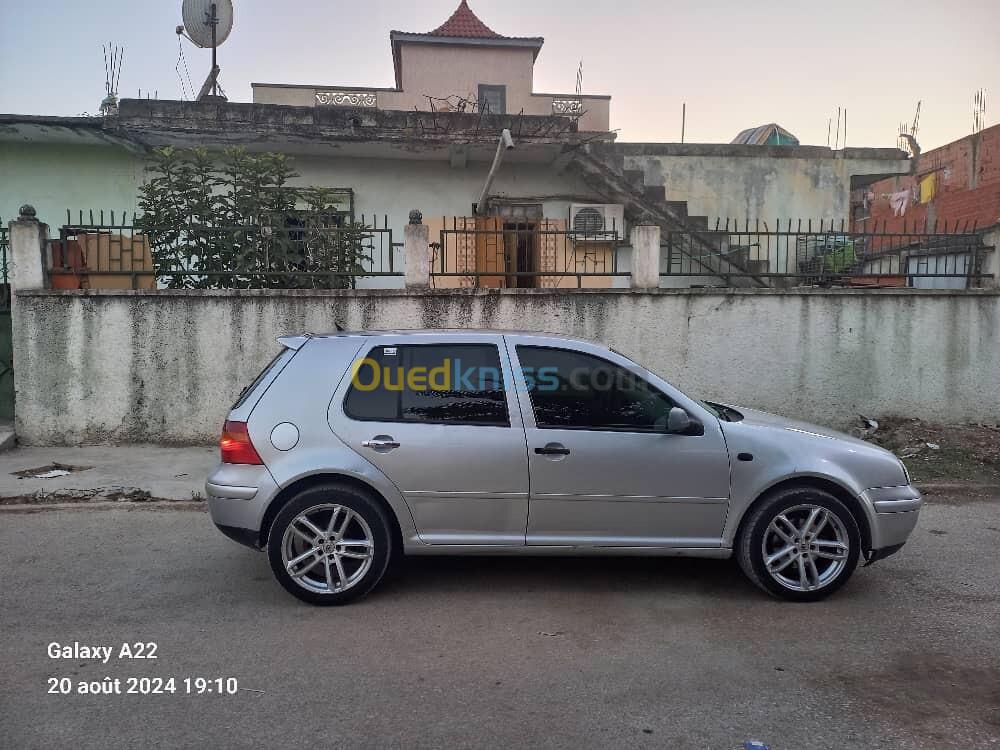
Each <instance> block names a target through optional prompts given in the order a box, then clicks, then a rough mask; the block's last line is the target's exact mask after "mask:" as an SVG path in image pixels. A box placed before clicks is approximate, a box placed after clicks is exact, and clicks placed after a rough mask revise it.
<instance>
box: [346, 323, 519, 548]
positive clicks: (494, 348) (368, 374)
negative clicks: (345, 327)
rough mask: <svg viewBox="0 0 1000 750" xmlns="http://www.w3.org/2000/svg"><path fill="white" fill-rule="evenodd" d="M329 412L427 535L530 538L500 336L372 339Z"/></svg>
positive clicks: (438, 539) (481, 540) (461, 540)
mask: <svg viewBox="0 0 1000 750" xmlns="http://www.w3.org/2000/svg"><path fill="white" fill-rule="evenodd" d="M348 381H349V382H348ZM330 420H331V426H332V427H333V430H334V432H335V433H336V434H337V435H339V436H340V438H341V439H342V440H344V441H345V442H346V443H347V444H348V445H349V446H350V447H351V448H353V449H354V450H355V451H357V452H358V453H359V454H360V455H362V456H363V457H364V458H366V459H367V460H368V461H370V462H371V463H373V464H374V465H375V466H377V467H378V468H379V469H380V470H381V471H382V472H383V473H384V474H385V475H386V476H387V477H389V479H390V480H391V481H392V482H393V483H394V484H395V485H396V486H397V487H398V488H399V490H400V491H401V492H402V494H403V496H404V497H405V498H406V502H407V504H408V505H409V507H410V511H411V513H412V514H413V519H414V522H415V524H416V526H417V530H418V532H419V534H420V537H421V539H423V540H424V541H425V542H428V543H430V544H455V545H523V544H524V534H525V525H526V522H527V515H528V473H527V457H526V449H525V442H524V429H523V425H522V422H521V413H520V410H519V408H518V403H517V398H516V395H515V393H514V388H513V380H512V374H511V369H510V363H509V361H508V358H507V354H506V350H505V348H504V345H503V337H502V336H500V335H495V336H491V335H487V334H484V335H483V336H482V337H476V338H475V339H470V338H469V337H461V336H455V337H449V336H447V335H443V334H437V335H434V336H433V337H430V336H426V335H419V334H415V335H407V336H397V337H384V336H383V337H379V338H378V339H373V340H372V343H371V344H367V345H365V346H363V347H362V348H361V350H360V351H359V352H358V355H357V358H356V360H355V363H354V366H353V368H352V374H351V376H350V377H349V378H345V383H343V384H341V386H340V388H339V389H338V393H337V394H336V395H335V396H334V401H333V404H331V408H330Z"/></svg>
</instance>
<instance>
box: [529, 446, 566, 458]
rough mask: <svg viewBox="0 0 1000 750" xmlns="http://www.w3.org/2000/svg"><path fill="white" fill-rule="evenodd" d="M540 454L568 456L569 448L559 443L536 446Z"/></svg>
mask: <svg viewBox="0 0 1000 750" xmlns="http://www.w3.org/2000/svg"><path fill="white" fill-rule="evenodd" d="M535 453H537V454H538V455H539V456H568V455H569V448H567V447H566V446H565V445H560V444H559V443H549V444H548V445H546V446H545V447H544V448H535Z"/></svg>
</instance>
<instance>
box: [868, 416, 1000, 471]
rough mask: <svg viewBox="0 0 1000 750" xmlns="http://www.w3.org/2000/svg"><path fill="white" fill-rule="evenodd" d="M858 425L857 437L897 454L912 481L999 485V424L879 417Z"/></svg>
mask: <svg viewBox="0 0 1000 750" xmlns="http://www.w3.org/2000/svg"><path fill="white" fill-rule="evenodd" d="M875 421H877V423H878V426H877V427H872V426H871V423H869V424H868V425H867V426H862V427H859V428H858V429H856V430H854V434H855V435H857V436H858V437H861V438H863V439H864V440H868V441H870V442H873V443H875V444H877V445H880V446H882V447H883V448H886V449H888V450H891V451H892V452H893V453H895V454H896V455H897V456H899V457H900V458H901V459H902V460H903V463H905V464H906V468H907V469H909V471H910V476H911V477H912V479H913V481H914V482H942V481H946V482H947V481H954V482H974V483H983V484H1000V425H995V424H978V425H976V424H972V425H940V424H933V423H931V422H923V421H921V420H919V419H912V418H903V417H882V418H880V419H878V420H875Z"/></svg>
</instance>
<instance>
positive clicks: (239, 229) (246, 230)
mask: <svg viewBox="0 0 1000 750" xmlns="http://www.w3.org/2000/svg"><path fill="white" fill-rule="evenodd" d="M146 174H147V179H146V182H145V184H143V185H142V186H141V187H140V189H139V207H140V209H141V211H142V214H141V216H140V217H139V218H138V219H137V220H136V228H137V229H139V230H140V231H142V232H143V233H144V234H145V235H146V236H147V237H148V238H149V242H150V246H151V250H152V255H153V264H154V267H155V269H156V274H157V277H158V278H159V279H161V280H162V281H163V282H164V283H165V284H166V286H167V287H168V288H170V289H227V288H236V289H249V288H261V287H263V288H325V289H338V288H346V287H353V286H354V285H355V282H356V279H357V277H358V276H363V275H364V261H366V260H368V261H370V260H371V255H370V250H371V240H372V237H373V235H372V233H371V232H370V231H369V229H368V227H366V226H364V225H363V224H360V223H355V222H352V221H351V220H350V217H347V216H345V215H344V212H343V211H342V198H341V196H340V195H339V194H338V193H337V192H336V191H333V190H330V189H327V188H293V187H290V186H289V185H288V184H287V182H288V181H289V180H290V179H292V178H294V177H297V176H298V175H297V174H296V173H295V171H294V170H293V169H292V167H291V161H290V159H289V158H288V157H287V156H285V155H284V154H275V153H261V154H256V153H250V152H248V151H246V150H245V149H242V148H231V149H227V150H226V151H225V152H223V157H222V159H221V161H219V162H216V161H215V160H213V158H212V156H211V155H210V154H209V152H208V151H207V150H206V149H204V148H194V149H178V148H174V147H171V146H167V147H163V148H158V149H156V150H154V152H153V158H152V161H151V162H150V164H149V165H148V166H147V167H146ZM299 206H304V208H300V207H299Z"/></svg>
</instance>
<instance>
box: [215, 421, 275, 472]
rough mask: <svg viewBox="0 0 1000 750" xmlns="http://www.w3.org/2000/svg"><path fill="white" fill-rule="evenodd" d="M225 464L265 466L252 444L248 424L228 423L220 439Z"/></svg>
mask: <svg viewBox="0 0 1000 750" xmlns="http://www.w3.org/2000/svg"><path fill="white" fill-rule="evenodd" d="M219 448H220V450H221V451H222V463H224V464H263V463H264V462H263V461H261V460H260V456H258V455H257V449H256V448H254V447H253V443H251V442H250V433H249V432H247V423H246V422H226V424H225V426H224V427H223V428H222V437H221V438H220V439H219Z"/></svg>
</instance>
